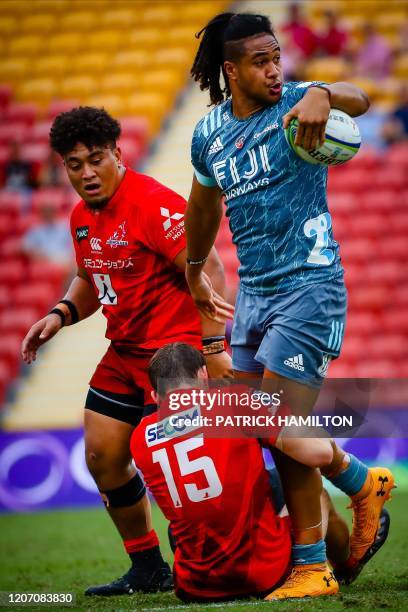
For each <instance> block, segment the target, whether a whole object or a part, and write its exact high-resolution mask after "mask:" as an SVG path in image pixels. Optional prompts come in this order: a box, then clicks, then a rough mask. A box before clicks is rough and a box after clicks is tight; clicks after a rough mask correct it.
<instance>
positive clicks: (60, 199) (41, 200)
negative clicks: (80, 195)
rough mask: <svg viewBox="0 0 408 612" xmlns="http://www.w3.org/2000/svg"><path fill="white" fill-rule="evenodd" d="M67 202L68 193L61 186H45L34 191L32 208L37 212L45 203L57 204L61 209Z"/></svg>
mask: <svg viewBox="0 0 408 612" xmlns="http://www.w3.org/2000/svg"><path fill="white" fill-rule="evenodd" d="M65 203H66V194H65V191H64V189H61V187H43V188H42V189H38V190H37V191H35V192H34V193H33V197H32V208H33V212H34V213H37V212H38V211H39V209H40V208H41V206H42V205H43V204H47V205H50V206H55V208H56V209H57V210H58V211H61V210H62V209H63V207H64V205H65Z"/></svg>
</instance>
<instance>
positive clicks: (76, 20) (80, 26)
mask: <svg viewBox="0 0 408 612" xmlns="http://www.w3.org/2000/svg"><path fill="white" fill-rule="evenodd" d="M97 23H98V14H97V13H92V12H90V11H78V12H77V11H75V12H72V13H71V12H69V13H66V14H65V15H62V16H61V20H60V28H61V31H62V32H65V33H69V32H77V31H81V32H82V31H86V30H91V29H92V28H94V27H95V26H96V24H97Z"/></svg>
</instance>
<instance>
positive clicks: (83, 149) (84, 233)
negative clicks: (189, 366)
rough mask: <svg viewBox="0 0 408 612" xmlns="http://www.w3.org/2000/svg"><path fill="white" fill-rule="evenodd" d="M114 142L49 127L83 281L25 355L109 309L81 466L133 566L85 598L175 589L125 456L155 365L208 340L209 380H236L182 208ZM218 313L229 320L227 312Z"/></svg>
mask: <svg viewBox="0 0 408 612" xmlns="http://www.w3.org/2000/svg"><path fill="white" fill-rule="evenodd" d="M119 136H120V125H119V123H118V122H117V121H116V120H114V119H113V118H112V117H110V116H109V115H108V114H107V113H106V111H104V110H103V109H96V108H90V107H82V108H76V109H72V110H71V111H69V112H66V113H62V114H61V115H59V116H58V117H57V118H56V119H55V121H54V123H53V126H52V128H51V135H50V139H51V146H52V148H53V149H54V150H55V151H57V153H59V154H60V155H61V156H62V158H63V160H64V164H65V168H66V171H67V174H68V177H69V179H70V181H71V184H72V186H73V187H74V189H75V190H76V191H77V193H78V195H79V196H80V197H81V198H82V199H81V201H80V202H79V203H78V205H77V206H76V207H75V208H74V210H73V212H72V216H71V231H72V240H73V243H74V247H75V252H76V259H77V264H78V274H77V276H76V277H75V278H74V280H73V281H72V283H71V286H70V287H69V289H68V292H67V294H66V295H65V297H64V300H62V301H61V302H59V303H58V304H57V307H56V308H54V309H53V310H52V311H51V312H50V313H49V314H48V315H47V316H45V317H44V318H43V319H41V320H40V321H38V322H37V323H35V325H33V326H32V328H31V329H30V331H29V332H28V334H27V336H26V338H25V339H24V341H23V345H22V354H23V358H24V360H25V361H26V362H27V363H31V362H32V361H33V360H35V358H36V354H37V350H38V348H39V347H40V346H41V345H42V344H44V343H45V342H48V341H49V340H50V339H51V338H52V337H53V336H55V334H56V333H57V332H59V331H60V329H61V328H62V327H64V326H66V325H73V324H74V323H76V322H77V321H81V320H83V319H85V318H86V317H89V316H91V315H92V314H93V313H94V312H96V311H97V310H98V308H99V307H100V306H101V305H102V307H103V310H102V312H103V314H104V315H105V317H106V319H107V331H106V337H107V338H109V340H110V341H111V344H110V346H109V348H108V351H107V353H106V354H105V356H104V357H103V358H102V360H101V361H100V363H99V365H98V366H97V368H96V371H95V373H94V375H93V377H92V379H91V381H90V388H89V392H88V396H87V398H86V402H85V446H86V462H87V465H88V468H89V471H90V472H91V474H92V476H93V478H94V480H95V482H96V485H97V487H98V489H99V491H100V492H101V495H102V498H103V500H104V502H105V505H106V509H107V511H108V513H109V515H110V517H111V519H112V520H113V522H114V524H115V525H116V527H117V529H118V531H119V533H120V535H121V537H122V539H123V542H124V546H125V549H126V551H127V553H128V554H129V557H130V559H131V563H132V565H131V568H130V570H129V571H128V572H127V573H126V574H125V576H123V577H122V578H120V579H118V580H116V581H113V582H112V583H111V584H107V585H102V586H100V587H91V588H89V589H88V590H87V594H88V595H118V594H125V593H132V592H133V591H135V590H143V591H153V590H166V589H171V588H172V579H171V572H170V569H169V567H168V565H167V563H165V562H164V561H163V559H162V556H161V554H160V550H159V546H158V539H157V536H156V534H155V532H154V530H153V529H152V523H151V516H150V506H149V501H148V498H147V497H146V495H145V490H144V486H143V483H142V481H141V480H140V477H139V475H138V474H137V472H136V470H135V469H134V467H133V465H132V461H131V455H130V449H129V441H130V436H131V434H132V431H133V429H134V427H135V425H137V424H138V423H139V421H140V419H141V418H142V416H143V414H144V411H145V409H146V405H147V404H149V402H151V399H150V390H151V387H150V384H149V381H148V376H147V365H148V362H149V359H150V358H151V356H152V355H153V354H154V352H155V351H156V349H157V348H159V347H160V346H162V345H163V344H166V343H168V342H172V341H175V340H182V341H184V342H189V343H191V344H192V345H193V346H196V347H197V348H201V346H202V343H203V342H202V337H201V335H202V332H203V335H204V336H205V337H206V338H207V337H209V339H207V340H206V341H205V344H206V348H205V349H204V350H206V352H207V353H208V356H207V357H206V362H207V365H208V368H209V371H210V372H211V374H212V375H213V376H215V377H221V378H222V377H224V376H229V375H230V374H231V369H230V368H231V366H230V357H229V356H228V355H227V353H226V352H225V351H223V343H222V342H219V341H215V342H214V341H213V340H211V338H212V337H214V336H216V337H218V336H223V335H224V324H223V323H222V322H221V323H220V322H219V321H218V322H217V321H210V320H209V319H208V318H206V317H203V325H202V330H201V326H200V318H199V315H198V312H197V310H196V308H195V306H194V302H193V300H192V299H191V296H190V294H189V291H188V288H187V284H186V282H185V278H184V267H185V261H186V243H185V236H184V222H183V217H184V211H185V206H186V203H185V201H184V199H183V198H181V197H180V196H179V195H177V194H176V193H174V192H173V191H171V190H170V189H167V188H166V187H164V186H163V185H161V184H160V183H158V182H157V181H155V180H154V179H152V178H150V177H148V176H144V175H142V174H137V173H136V172H134V171H133V170H131V169H130V168H126V167H125V166H124V165H123V163H122V161H121V153H120V149H119V148H118V147H117V145H116V142H117V140H118V138H119ZM206 271H207V272H208V274H209V275H210V277H211V282H212V283H213V285H214V287H216V289H217V291H219V293H220V294H222V293H223V291H224V277H223V271H222V266H221V264H220V262H219V259H218V257H217V255H216V253H215V252H214V251H213V252H212V254H211V257H210V261H209V266H208V267H207V268H206ZM217 302H218V305H219V306H220V308H221V311H223V304H224V302H223V300H222V299H221V298H219V299H218V298H217ZM226 308H227V310H226V311H224V312H223V315H227V314H228V306H227V307H226ZM213 351H215V352H214V354H212V352H213Z"/></svg>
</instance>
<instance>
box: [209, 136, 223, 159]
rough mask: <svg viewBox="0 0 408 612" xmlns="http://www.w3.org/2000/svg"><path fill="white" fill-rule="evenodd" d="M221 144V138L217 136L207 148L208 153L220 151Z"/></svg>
mask: <svg viewBox="0 0 408 612" xmlns="http://www.w3.org/2000/svg"><path fill="white" fill-rule="evenodd" d="M223 148H224V147H223V145H222V142H221V138H220V137H219V136H218V138H216V139H215V140H214V142H213V143H212V145H211V147H210V148H209V150H208V155H212V154H213V153H217V152H218V151H221V150H222V149H223Z"/></svg>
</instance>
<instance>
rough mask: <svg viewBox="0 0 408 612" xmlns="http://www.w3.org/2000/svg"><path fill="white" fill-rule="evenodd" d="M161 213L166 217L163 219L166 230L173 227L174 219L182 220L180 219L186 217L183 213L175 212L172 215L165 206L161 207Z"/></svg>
mask: <svg viewBox="0 0 408 612" xmlns="http://www.w3.org/2000/svg"><path fill="white" fill-rule="evenodd" d="M160 214H161V216H162V217H164V218H165V219H166V220H165V221H163V229H164V231H165V232H167V231H168V230H169V229H170V228H171V226H172V221H180V219H182V218H183V217H184V215H183V214H181V213H174V214H172V215H171V214H170V211H169V209H168V208H164V207H163V206H161V207H160Z"/></svg>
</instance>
